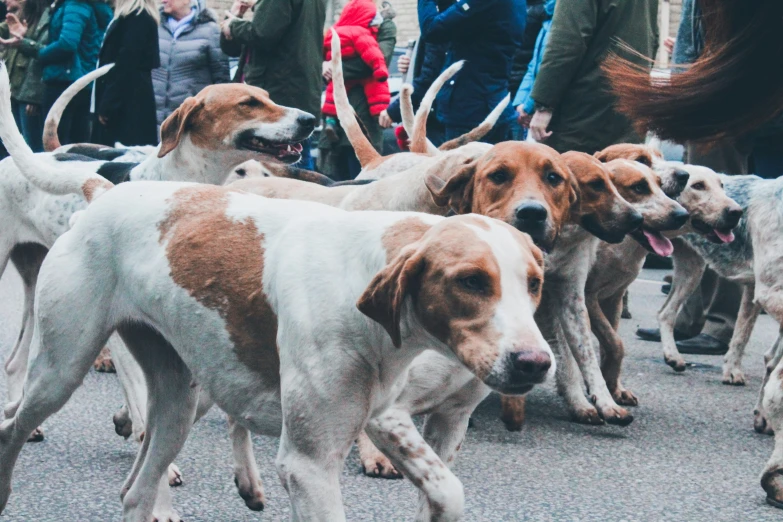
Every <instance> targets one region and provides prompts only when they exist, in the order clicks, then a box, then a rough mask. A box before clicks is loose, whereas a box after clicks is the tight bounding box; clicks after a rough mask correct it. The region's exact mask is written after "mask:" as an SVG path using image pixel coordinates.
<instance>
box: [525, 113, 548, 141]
mask: <svg viewBox="0 0 783 522" xmlns="http://www.w3.org/2000/svg"><path fill="white" fill-rule="evenodd" d="M550 121H552V113H551V112H549V111H536V113H535V114H534V115H533V118H532V119H531V120H530V133H531V134H532V135H533V139H534V140H536V141H544V140H545V139H547V138H548V137H550V136H551V135H552V131H548V130H546V129H547V127H549V122H550Z"/></svg>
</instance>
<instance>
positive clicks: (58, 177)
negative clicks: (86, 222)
mask: <svg viewBox="0 0 783 522" xmlns="http://www.w3.org/2000/svg"><path fill="white" fill-rule="evenodd" d="M0 139H2V140H3V145H5V148H6V150H8V154H10V155H11V158H12V159H13V161H14V163H15V164H16V166H17V167H18V168H19V171H20V172H21V173H22V175H23V176H25V177H26V178H27V179H28V180H29V181H30V183H32V184H33V185H35V186H36V187H38V188H39V189H41V190H43V191H44V192H49V193H50V194H81V195H83V196H84V197H85V198H86V199H87V201H88V202H90V201H93V200H95V198H97V197H98V196H100V195H101V194H103V193H104V192H106V191H107V190H109V189H111V188H112V187H114V185H113V184H112V183H111V182H109V181H108V180H107V179H106V178H104V177H102V176H99V175H98V174H95V173H93V172H88V171H85V170H79V169H78V168H75V167H71V166H69V165H68V163H61V164H60V165H57V166H55V165H53V164H52V163H50V162H49V161H47V160H44V159H42V158H40V157H38V156H36V154H35V153H34V152H33V151H32V150H31V149H30V147H29V146H28V145H27V143H26V142H25V141H24V138H23V137H22V134H21V133H20V132H19V129H18V128H17V126H16V121H15V120H14V115H13V111H12V110H11V85H10V82H9V80H8V69H7V67H6V66H5V63H3V64H2V66H0Z"/></svg>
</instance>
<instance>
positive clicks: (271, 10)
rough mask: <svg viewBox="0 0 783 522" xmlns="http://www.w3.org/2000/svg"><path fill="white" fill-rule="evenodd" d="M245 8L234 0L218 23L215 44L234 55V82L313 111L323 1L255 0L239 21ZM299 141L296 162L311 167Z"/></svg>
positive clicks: (317, 108) (317, 97)
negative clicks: (246, 16) (249, 13)
mask: <svg viewBox="0 0 783 522" xmlns="http://www.w3.org/2000/svg"><path fill="white" fill-rule="evenodd" d="M249 7H250V4H249V3H247V0H236V1H235V2H234V5H233V6H232V7H231V10H230V13H231V15H230V16H229V17H228V18H226V19H225V20H224V21H223V23H222V25H221V32H222V34H221V38H220V48H221V49H222V50H223V52H224V53H226V54H227V55H229V56H239V69H238V70H237V73H236V76H235V78H234V81H240V82H244V83H246V84H248V85H253V86H256V87H261V88H262V89H266V91H268V92H269V97H270V98H271V99H272V101H274V102H275V103H277V104H279V105H284V106H286V107H293V108H295V109H299V110H302V111H305V112H309V113H310V114H313V115H314V116H316V117H317V116H319V115H320V113H321V91H322V90H323V82H322V80H321V62H322V60H323V39H324V22H325V20H326V1H325V0H258V2H257V3H256V4H255V6H253V18H252V20H243V19H242V18H241V17H242V16H243V15H244V14H245V11H247V9H249ZM302 145H303V150H302V162H301V164H300V166H301V167H302V168H307V169H312V159H311V156H310V145H309V143H308V142H305V143H303V144H302Z"/></svg>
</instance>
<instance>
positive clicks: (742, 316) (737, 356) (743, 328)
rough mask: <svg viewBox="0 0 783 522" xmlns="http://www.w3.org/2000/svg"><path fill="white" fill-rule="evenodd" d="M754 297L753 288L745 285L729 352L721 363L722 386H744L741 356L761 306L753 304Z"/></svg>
mask: <svg viewBox="0 0 783 522" xmlns="http://www.w3.org/2000/svg"><path fill="white" fill-rule="evenodd" d="M754 295H755V286H754V285H745V287H744V288H743V289H742V302H741V303H740V309H739V313H738V314H737V323H736V326H735V327H734V334H733V335H732V336H731V342H730V343H729V351H728V353H727V354H726V358H725V359H724V362H723V384H731V385H734V386H744V385H745V374H744V373H743V372H742V355H743V354H744V353H745V347H746V346H747V345H748V341H749V340H750V334H751V333H753V327H754V326H755V325H756V319H758V317H759V314H760V313H761V306H759V305H758V304H756V303H755V302H754Z"/></svg>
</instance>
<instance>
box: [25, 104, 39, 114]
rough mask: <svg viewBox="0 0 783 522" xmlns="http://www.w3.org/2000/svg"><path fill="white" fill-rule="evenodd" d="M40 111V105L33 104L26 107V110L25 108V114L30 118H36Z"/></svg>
mask: <svg viewBox="0 0 783 522" xmlns="http://www.w3.org/2000/svg"><path fill="white" fill-rule="evenodd" d="M40 111H41V108H40V107H39V106H38V105H33V104H31V103H30V104H27V105H25V108H24V113H25V114H27V115H28V116H30V117H32V116H36V115H37V114H38V113H39V112H40Z"/></svg>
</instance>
